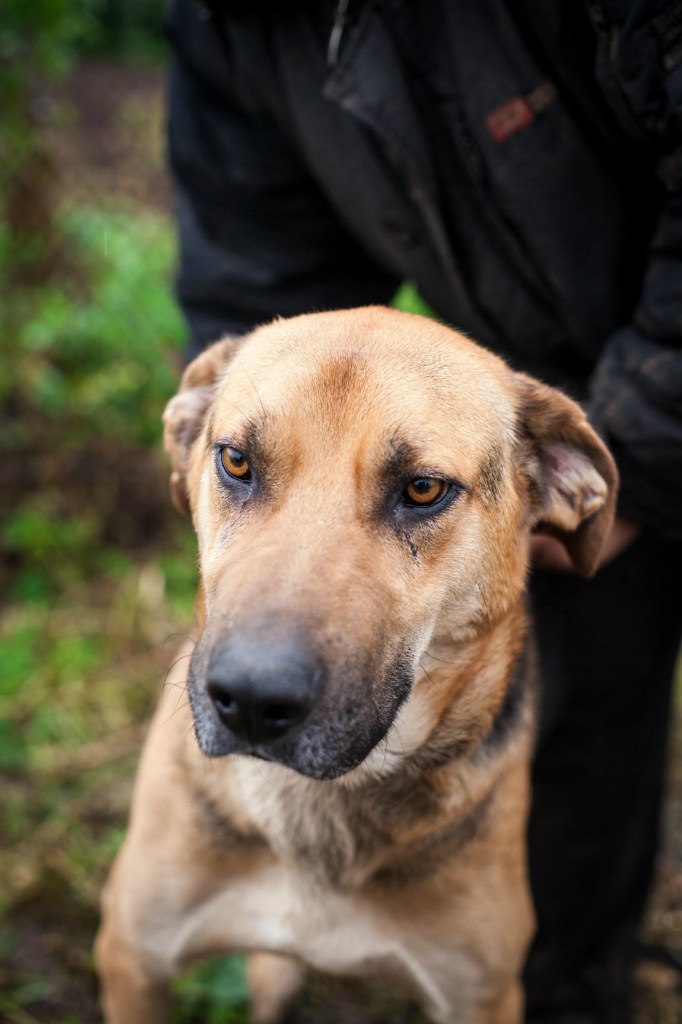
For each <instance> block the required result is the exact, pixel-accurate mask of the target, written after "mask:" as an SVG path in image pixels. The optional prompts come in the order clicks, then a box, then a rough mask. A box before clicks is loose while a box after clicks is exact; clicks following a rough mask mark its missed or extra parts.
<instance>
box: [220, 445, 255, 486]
mask: <svg viewBox="0 0 682 1024" xmlns="http://www.w3.org/2000/svg"><path fill="white" fill-rule="evenodd" d="M220 461H221V462H222V464H223V469H224V470H225V472H226V473H228V474H229V475H230V476H233V477H236V479H237V480H250V479H251V467H250V466H249V463H248V462H247V459H246V456H245V455H244V454H243V453H242V452H238V451H237V449H236V448H222V449H221V451H220Z"/></svg>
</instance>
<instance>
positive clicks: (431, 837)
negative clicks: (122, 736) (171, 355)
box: [97, 308, 616, 1024]
mask: <svg viewBox="0 0 682 1024" xmlns="http://www.w3.org/2000/svg"><path fill="white" fill-rule="evenodd" d="M165 420H166V441H167V446H168V448H169V450H170V452H171V455H172V458H173V476H172V486H173V490H174V496H175V499H176V502H177V503H178V504H179V505H180V507H181V508H183V509H185V510H187V511H189V512H191V515H192V518H193V521H194V525H195V528H196V532H197V535H198V538H199V548H200V562H201V575H202V587H201V594H200V599H199V619H200V639H199V641H198V643H197V644H196V647H195V648H194V650H193V652H192V656H191V660H190V661H189V672H187V669H186V668H182V665H185V666H186V665H187V659H186V660H185V661H184V662H181V663H180V666H181V667H179V668H176V669H175V670H174V674H173V678H172V680H171V681H172V682H173V683H175V684H179V685H180V686H181V687H183V688H184V686H185V683H186V686H187V690H188V692H189V703H187V702H185V701H182V702H181V705H180V706H179V707H176V699H175V697H174V694H175V693H177V690H175V689H171V691H170V692H169V694H168V697H167V698H166V699H164V700H162V701H161V704H160V707H159V710H158V712H157V715H156V718H155V720H154V723H153V726H152V730H151V733H150V736H149V739H148V742H147V746H146V749H145V753H144V757H143V760H142V766H141V769H140V773H139V778H138V780H137V787H136V791H135V798H134V805H133V813H132V821H131V825H130V831H129V834H128V838H127V840H126V843H125V846H124V848H123V850H122V851H121V854H120V856H119V858H118V860H117V863H116V865H115V868H114V871H113V873H112V876H111V880H110V882H109V885H108V888H107V892H106V896H105V899H104V923H103V926H102V929H101V932H100V935H99V937H98V942H97V954H98V958H99V964H100V969H101V976H102V982H103V990H104V1005H105V1009H106V1017H107V1020H108V1021H109V1022H110V1024H156V1022H159V1024H160V1022H166V1021H167V1020H168V1019H169V1018H168V1006H167V1002H166V994H165V993H166V984H167V981H168V979H170V978H171V977H172V976H173V975H175V974H176V973H177V972H179V971H181V970H182V969H183V968H184V967H185V966H186V965H188V964H189V963H190V962H191V961H193V960H194V959H196V958H197V957H201V956H205V955H207V954H215V953H218V952H222V951H226V950H245V951H247V952H249V953H251V954H252V955H251V957H250V966H249V980H250V984H251V991H252V1009H253V1014H254V1017H255V1019H256V1020H257V1021H259V1022H269V1021H275V1020H277V1019H278V1017H279V1016H280V1015H281V1014H282V1012H283V1010H284V1009H285V1007H286V1005H287V1003H288V1002H289V1000H290V998H291V997H292V995H293V994H294V993H295V992H296V990H297V988H298V985H299V982H300V979H301V972H302V965H304V964H309V965H312V966H313V967H315V968H319V969H321V970H325V971H329V972H333V973H336V974H346V975H349V974H352V975H368V974H379V975H383V976H387V977H389V978H393V979H395V980H396V981H397V982H399V983H400V984H401V985H403V986H404V987H406V988H407V989H408V990H410V991H411V992H412V993H413V994H414V995H416V996H417V998H418V999H419V1000H420V1001H421V1003H422V1005H423V1006H424V1008H425V1010H426V1012H427V1013H428V1014H429V1015H430V1016H431V1017H432V1018H433V1020H434V1021H437V1022H442V1024H454V1022H457V1024H474V1022H476V1024H493V1022H494V1024H518V1022H520V1020H521V1016H522V996H521V990H520V985H519V980H518V979H519V973H520V969H521V966H522V963H523V959H524V955H525V952H526V948H527V944H528V941H529V938H530V936H531V933H532V928H533V915H532V911H531V905H530V900H529V894H528V888H527V881H526V866H525V851H524V830H525V824H526V813H527V807H528V800H529V793H528V764H529V758H530V751H531V743H532V720H533V709H532V706H533V695H532V684H531V682H530V673H529V664H530V661H531V659H530V658H529V656H528V654H527V639H526V629H527V622H526V612H525V610H524V588H525V585H526V572H527V563H528V547H529V536H530V533H531V531H532V530H533V529H543V530H546V531H548V532H550V533H552V534H553V535H555V536H559V537H560V538H561V539H563V541H564V542H565V544H566V547H567V549H568V551H569V553H570V555H571V558H572V560H573V562H574V564H575V566H576V568H577V569H578V570H579V571H580V572H583V573H586V574H589V573H590V572H592V571H594V569H595V567H596V564H597V558H598V554H599V550H600V547H601V544H602V541H603V539H604V537H605V535H606V534H607V532H608V530H609V528H610V525H611V521H612V516H613V507H614V492H615V485H616V472H615V468H614V465H613V461H612V459H611V458H610V456H609V454H608V452H607V451H606V449H605V448H604V446H603V445H602V443H601V442H600V441H599V440H598V438H597V437H596V436H595V434H594V433H593V431H592V430H591V429H590V427H589V426H588V425H587V423H586V420H585V416H584V415H583V413H582V412H581V411H580V409H579V408H578V407H577V406H576V405H575V404H574V403H573V402H571V401H570V400H569V399H567V398H566V397H564V396H563V395H561V394H559V393H558V392H555V391H553V390H552V389H550V388H547V387H545V386H544V385H541V384H539V383H537V382H536V381H533V380H532V379H530V378H528V377H525V376H522V375H519V374H515V373H513V372H512V371H510V370H509V369H508V368H507V366H505V365H504V363H502V362H501V361H500V360H499V359H497V358H496V357H495V356H493V355H491V354H489V353H487V352H485V351H483V350H482V349H480V348H478V347H477V346H476V345H474V344H473V343H472V342H470V341H468V340H466V339H465V338H463V337H462V336H461V335H458V334H456V333H454V332H453V331H451V330H448V329H447V328H445V327H443V326H441V325H439V324H436V323H433V322H430V321H427V320H424V319H422V318H420V317H414V316H410V315H408V314H404V313H398V312H395V311H390V310H385V309H375V308H372V309H363V310H355V311H347V312H340V313H322V314H314V315H311V316H305V317H297V318H295V319H292V320H280V321H276V322H275V323H273V324H270V325H269V326H267V327H262V328H259V329H258V330H256V331H255V332H254V333H253V334H252V335H250V336H249V337H248V338H246V339H245V340H233V339H226V340H224V341H221V342H219V343H218V344H217V345H214V346H213V347H212V348H210V349H209V350H208V351H207V352H205V353H204V354H203V355H201V356H200V357H199V358H198V359H197V360H196V361H195V362H194V363H192V365H191V366H190V367H189V369H188V370H187V372H186V373H185V376H184V378H183V381H182V388H181V390H180V393H179V394H178V395H177V396H176V397H175V398H174V399H173V400H172V401H171V402H170V404H169V406H168V409H167V410H166V417H165ZM190 704H191V710H190ZM245 755H246V756H245Z"/></svg>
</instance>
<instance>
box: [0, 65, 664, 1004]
mask: <svg viewBox="0 0 682 1024" xmlns="http://www.w3.org/2000/svg"><path fill="white" fill-rule="evenodd" d="M162 82H163V73H162V72H161V71H160V70H159V69H158V68H154V67H133V66H129V67H125V66H121V65H114V64H106V63H92V64H88V65H86V66H83V67H80V68H78V69H77V70H76V71H75V72H74V73H73V74H71V75H70V76H69V77H68V79H67V80H66V81H65V82H63V83H62V84H61V85H60V86H59V87H58V88H55V87H47V86H46V87H45V88H44V89H43V90H38V93H37V95H36V98H35V109H36V112H37V115H38V117H39V119H40V120H41V123H42V125H43V128H42V130H43V132H44V136H45V139H46V141H47V142H48V144H49V149H50V151H51V154H52V159H53V161H54V176H55V180H56V181H57V182H58V189H59V195H60V202H64V203H66V205H67V206H86V207H93V206H94V207H99V206H102V207H107V208H109V207H112V204H113V208H115V209H117V210H118V209H122V210H124V211H125V212H126V215H127V216H128V217H130V215H131V213H132V215H133V218H136V217H138V216H139V217H140V218H147V217H148V216H149V215H150V214H151V215H156V218H157V219H156V220H152V221H151V222H150V223H153V224H158V223H159V218H161V219H162V220H163V223H164V224H165V219H167V218H168V215H169V210H170V208H171V202H172V200H171V191H170V188H169V185H168V182H167V178H166V175H165V172H164V157H163V148H164V147H163V121H164V115H163V102H162ZM107 223H109V222H108V221H107ZM111 223H112V224H113V225H115V223H116V222H115V221H112V222H111ZM163 230H166V228H165V227H164V229H163ZM112 231H113V228H112ZM108 232H109V228H106V229H104V231H103V235H104V241H103V243H102V244H103V245H104V246H105V248H106V247H108V245H109V241H108V239H109V235H108ZM114 234H115V232H114ZM164 237H165V236H164ZM112 238H113V235H112ZM112 244H113V242H112ZM165 287H168V288H170V282H168V284H167V286H165ZM175 372H176V370H173V371H172V373H175ZM166 386H167V385H166V384H164V383H162V384H161V385H160V387H161V390H163V387H166ZM161 404H162V402H161V401H159V407H158V410H153V418H154V422H156V417H157V413H158V414H159V415H160V412H161ZM94 451H95V453H96V458H97V462H98V465H99V466H100V471H99V476H97V477H96V478H95V479H96V482H97V486H98V488H99V489H100V490H102V489H103V488H104V489H106V487H107V486H111V488H113V490H111V492H108V491H107V494H108V495H109V496H108V497H107V499H106V500H107V502H108V506H107V507H108V508H109V509H110V510H113V512H112V513H111V519H112V521H111V522H108V523H106V524H105V526H104V527H103V528H102V529H103V536H104V540H105V543H106V544H108V545H109V547H107V552H108V555H107V560H106V564H104V562H102V559H100V560H99V561H95V562H93V564H95V565H96V573H95V574H94V575H93V578H92V579H89V580H88V579H78V578H77V576H76V577H74V578H73V579H71V578H68V579H67V580H66V582H64V581H63V580H62V578H61V577H60V578H59V579H60V582H59V586H58V588H57V589H56V590H51V591H49V592H47V593H46V594H44V593H41V591H40V586H41V585H42V584H41V583H40V580H41V578H42V577H40V575H39V574H38V575H37V576H36V574H35V572H33V570H31V571H28V570H27V571H25V572H24V574H23V576H18V575H17V573H18V570H16V572H15V576H16V577H17V578H18V579H19V580H20V584H21V586H20V587H19V588H18V589H17V588H16V587H15V589H14V590H11V588H10V592H9V593H10V596H9V598H8V600H7V601H6V602H5V605H4V607H2V608H0V613H1V615H2V618H1V620H0V638H2V640H3V643H4V646H3V648H2V664H3V675H2V679H3V682H0V696H1V695H2V693H3V690H2V686H3V684H4V686H5V692H6V694H9V697H6V698H5V700H6V703H5V704H4V705H3V704H2V703H1V701H0V782H1V783H2V788H3V815H2V819H1V820H0V901H1V902H0V909H2V908H4V911H5V916H4V921H3V923H2V925H1V926H0V1021H7V1022H12V1024H35V1022H43V1024H94V1022H95V1021H97V1020H98V1019H99V1013H98V1009H97V997H96V984H95V980H94V975H93V971H92V959H91V943H92V936H93V932H94V929H95V927H96V923H97V899H98V893H99V891H100V888H101V885H102V882H103V879H104V877H105V873H106V869H107V866H108V864H109V863H110V862H111V859H112V857H113V854H114V852H115V849H116V847H117V846H118V844H119V842H120V839H121V835H122V832H123V828H124V822H125V815H126V808H127V805H128V801H129V796H130V788H131V782H132V776H133V772H134V766H135V761H136V754H137V752H138V750H139V747H140V743H141V741H142V738H143V735H144V722H145V720H146V718H147V716H148V714H149V711H150V709H151V707H152V705H153V702H154V696H155V693H156V691H157V688H158V685H159V681H160V680H162V679H163V677H164V674H165V672H166V671H167V669H168V667H169V664H170V662H171V660H172V652H173V650H174V648H175V647H176V646H177V643H178V638H179V636H181V635H183V634H184V633H186V632H191V629H192V617H191V593H192V590H193V586H194V568H193V561H194V552H193V547H192V540H191V537H190V536H189V531H188V529H186V528H185V526H184V525H183V524H181V523H180V522H179V521H178V520H177V519H176V517H175V515H174V513H173V512H172V511H171V509H170V503H169V501H168V499H167V496H166V484H165V474H166V467H165V465H164V464H163V462H162V460H161V457H160V455H158V454H156V453H155V452H154V451H153V450H152V449H149V448H144V447H137V448H134V449H133V448H131V447H128V448H125V456H126V457H125V460H124V461H125V463H126V467H127V468H126V475H125V476H124V475H122V474H121V470H120V463H121V461H122V460H121V452H122V451H123V449H122V448H121V445H120V443H118V442H117V443H116V444H114V443H113V442H112V443H110V444H109V447H108V448H107V446H106V445H105V444H103V443H101V442H100V443H99V444H98V445H96V446H95V448H94ZM41 458H42V461H41V460H40V459H37V457H36V459H37V461H36V459H34V461H33V462H31V466H32V467H34V468H33V469H32V470H31V472H32V473H34V474H35V475H36V476H37V477H39V476H40V474H41V473H44V472H45V471H46V470H45V468H44V467H45V459H44V453H42V454H41ZM81 458H82V459H83V460H85V466H86V467H87V466H88V465H89V460H90V459H91V458H92V451H91V450H90V448H88V449H87V451H86V453H85V455H83V454H82V453H81ZM102 466H104V468H105V472H104V474H103V473H102ZM58 467H59V473H60V474H63V475H64V479H66V480H67V481H70V482H71V485H72V489H71V492H70V493H71V494H72V497H71V499H70V501H69V500H67V501H66V504H65V505H64V506H63V507H62V506H60V507H62V513H61V514H62V515H66V516H67V517H68V515H69V514H70V513H71V512H72V510H73V506H74V505H78V506H79V507H80V505H82V503H84V502H86V503H87V501H88V495H89V494H90V493H91V491H92V489H93V473H92V472H91V471H90V470H89V469H87V471H86V468H84V466H83V465H81V464H80V463H79V464H77V465H76V464H74V463H73V461H72V462H68V463H67V462H65V461H62V462H61V463H58ZM117 467H118V468H117ZM58 475H59V474H58ZM114 477H115V480H114V482H113V483H112V478H114ZM121 481H123V482H121ZM15 511H16V510H15ZM8 521H9V522H10V523H12V522H13V523H14V525H13V526H12V528H11V529H7V528H6V529H5V534H6V535H7V536H10V540H11V541H12V542H13V543H14V548H11V550H12V551H13V552H14V554H13V555H12V558H13V559H14V562H12V561H11V559H10V561H11V565H10V573H9V577H8V579H9V584H8V586H10V584H11V586H14V582H13V580H14V577H13V576H12V572H14V569H16V564H18V562H20V561H21V544H20V541H21V535H22V534H21V530H22V529H23V530H24V532H25V531H26V530H29V529H33V530H37V529H38V527H37V526H36V519H35V515H34V518H33V519H31V518H30V516H29V517H28V518H27V516H26V515H23V518H21V517H19V519H17V517H16V515H15V519H14V520H11V518H10V519H9V520H8ZM77 521H78V522H80V520H77ZM17 522H18V523H19V526H17ZM37 522H38V526H40V523H41V522H42V520H40V519H38V520H37ZM121 524H123V525H121ZM56 528H57V527H56V526H55V525H54V524H53V526H52V527H51V529H52V530H54V529H56ZM83 528H84V527H83ZM69 536H70V535H69ZM98 536H99V534H98ZM17 537H19V541H17ZM12 539H13V540H12ZM43 542H44V547H45V552H47V555H46V557H48V556H49V557H50V558H56V557H59V556H58V555H55V553H54V549H53V548H52V547H50V537H49V536H48V537H47V538H44V539H43ZM10 547H11V545H10ZM116 547H118V548H119V549H121V550H122V554H121V555H120V558H117V557H116V556H115V555H114V554H112V553H111V552H112V550H113V551H115V550H116ZM17 552H19V554H17ZM17 560H18V561H17ZM88 564H90V563H88ZM13 566H14V569H13V568H12V567H13ZM31 572H33V575H31ZM22 587H23V597H24V598H25V601H24V603H23V604H22V602H21V601H20V600H19V598H20V597H22V592H21V588H22ZM12 673H14V676H13V675H12ZM11 678H16V680H17V684H16V687H15V688H14V689H13V686H14V684H11V683H9V682H7V680H8V679H11ZM10 698H11V704H10V703H8V701H9V700H10ZM678 703H679V702H678ZM3 707H4V708H5V718H4V719H3V717H2V712H3ZM8 708H10V710H9V711H8V710H7V709H8ZM46 711H47V712H49V713H46ZM3 723H5V725H6V726H7V723H9V726H11V728H10V727H9V726H7V728H6V731H5V733H4V734H3V732H2V727H3ZM3 744H4V747H3ZM3 750H4V753H3ZM669 793H670V795H669V798H668V803H667V810H666V822H665V829H664V840H663V844H662V850H661V855H660V860H659V869H658V882H657V886H656V889H655V892H654V896H653V899H652V903H651V908H650V911H649V914H648V918H647V930H646V936H645V940H646V943H647V944H648V945H647V952H648V956H647V958H646V959H644V960H643V962H642V966H641V968H640V971H639V975H638V984H639V1004H640V1010H639V1022H638V1024H682V987H681V984H680V982H681V978H682V974H681V973H680V970H679V969H678V968H676V967H675V966H674V962H673V961H670V962H669V961H668V960H667V959H666V954H665V953H663V952H662V951H661V950H660V949H659V948H658V947H660V946H663V945H665V946H666V947H667V948H668V949H669V950H670V951H671V952H672V954H673V955H675V956H676V957H677V958H678V960H682V721H681V720H680V718H679V716H678V723H677V729H676V734H675V737H674V741H673V746H672V757H671V777H670V786H669ZM243 995H244V991H243V976H242V973H241V969H240V966H239V964H234V963H232V964H228V965H227V966H225V965H224V964H218V965H210V966H209V967H208V968H207V969H206V970H204V971H203V972H199V973H198V974H195V975H193V976H192V977H190V978H188V979H186V980H185V981H184V982H183V983H182V984H181V985H180V986H179V1009H178V1012H177V1017H176V1022H177V1024H180V1022H184V1024H190V1022H193V1021H199V1020H201V1021H203V1022H205V1024H219V1022H223V1024H227V1022H233V1024H237V1022H242V1021H245V1020H246V1016H245V1011H244V1007H243ZM380 1019H383V1020H389V1019H390V1020H392V1021H394V1022H395V1024H401V1022H403V1024H406V1022H407V1021H416V1020H417V1015H415V1012H414V1010H413V1009H411V1008H409V1007H407V1008H406V1007H403V1006H402V1005H399V1004H396V1003H395V1002H393V1000H392V998H391V997H389V996H387V995H385V994H384V993H383V992H381V991H379V992H375V993H374V994H373V995H372V996H371V998H368V996H367V993H366V992H365V990H364V989H358V988H357V987H356V986H354V985H350V986H340V985H338V984H337V983H334V984H331V983H327V982H324V981H322V980H321V979H314V980H313V981H312V983H311V985H310V986H309V988H308V991H307V995H306V998H305V1000H304V1001H303V1003H302V1004H301V1006H300V1007H299V1009H298V1011H297V1014H296V1021H297V1024H322V1022H324V1024H350V1022H353V1024H356V1022H358V1021H361V1020H363V1021H368V1022H369V1021H378V1020H380Z"/></svg>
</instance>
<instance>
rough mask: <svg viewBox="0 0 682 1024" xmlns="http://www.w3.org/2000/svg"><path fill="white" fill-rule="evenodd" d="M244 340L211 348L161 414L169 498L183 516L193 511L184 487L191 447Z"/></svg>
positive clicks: (195, 363) (186, 374)
mask: <svg viewBox="0 0 682 1024" xmlns="http://www.w3.org/2000/svg"><path fill="white" fill-rule="evenodd" d="M242 341H243V338H223V339H222V340H221V341H217V342H216V343H215V345H211V347H210V348H207V349H206V351H205V352H202V353H201V355H199V356H197V358H196V359H195V360H194V361H193V362H191V363H190V364H189V366H188V367H187V369H186V370H185V372H184V374H183V376H182V380H181V381H180V390H179V391H178V393H177V395H175V397H174V398H171V400H170V402H169V403H168V405H167V406H166V408H165V411H164V414H163V425H164V432H163V443H164V447H165V449H166V451H167V452H168V453H169V455H170V457H171V466H172V469H171V478H170V484H171V497H172V498H173V504H174V505H175V507H176V508H177V510H178V511H179V512H182V514H183V515H187V516H189V515H191V514H192V509H191V506H190V500H189V490H188V487H187V471H188V469H189V460H190V453H191V450H192V445H193V444H194V442H195V441H196V440H197V438H198V437H199V434H200V433H201V429H202V427H203V425H204V422H205V420H206V414H207V412H208V410H209V408H210V406H211V403H212V401H213V396H214V394H215V391H216V388H217V386H218V382H219V380H220V377H221V375H222V373H223V371H224V370H225V369H226V368H227V366H228V365H229V363H230V360H231V359H232V357H233V355H234V354H235V352H236V351H237V349H238V347H239V345H240V343H241V342H242Z"/></svg>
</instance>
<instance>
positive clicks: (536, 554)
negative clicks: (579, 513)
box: [530, 516, 640, 572]
mask: <svg viewBox="0 0 682 1024" xmlns="http://www.w3.org/2000/svg"><path fill="white" fill-rule="evenodd" d="M639 532H640V529H639V526H637V524H636V523H633V522H631V521H630V520H629V519H621V517H620V516H616V518H615V519H614V522H613V527H612V528H611V533H610V534H609V535H608V537H607V538H606V540H605V542H604V547H603V548H602V551H601V555H600V558H599V565H600V566H602V565H607V564H608V563H609V562H612V561H613V559H614V558H617V557H618V555H620V554H622V552H623V551H625V549H626V548H629V547H630V545H631V544H632V543H634V541H635V540H636V539H637V537H638V536H639ZM530 556H531V563H532V565H533V568H534V569H543V570H544V571H545V572H572V571H573V566H572V565H571V560H570V558H569V557H568V554H567V552H566V548H565V547H564V546H563V544H562V543H561V541H558V540H556V539H555V538H554V537H545V536H542V535H541V534H536V535H535V536H534V537H531V542H530Z"/></svg>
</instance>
